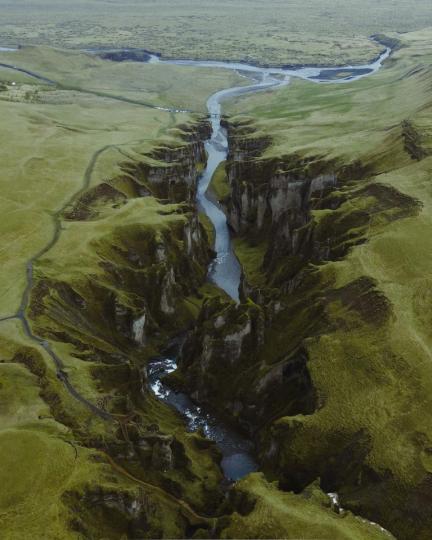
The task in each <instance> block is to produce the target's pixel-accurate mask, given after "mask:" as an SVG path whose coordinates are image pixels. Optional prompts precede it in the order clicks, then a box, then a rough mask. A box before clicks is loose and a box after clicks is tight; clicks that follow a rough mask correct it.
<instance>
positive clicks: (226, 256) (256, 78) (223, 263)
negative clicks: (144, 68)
mask: <svg viewBox="0 0 432 540" xmlns="http://www.w3.org/2000/svg"><path fill="white" fill-rule="evenodd" d="M390 52H391V50H390V49H389V48H387V49H386V51H385V52H384V53H383V54H382V55H381V56H380V57H379V58H378V59H377V60H376V61H375V62H372V63H371V64H368V65H363V66H347V67H343V68H334V67H332V68H313V67H307V68H298V69H284V68H274V69H273V68H260V67H256V66H251V65H247V64H238V63H230V62H213V61H194V60H161V59H160V58H159V57H157V56H155V55H151V57H150V60H149V61H150V62H151V63H156V64H157V63H159V64H167V63H169V64H175V65H182V66H195V67H197V66H198V67H206V68H209V67H214V68H224V69H231V70H234V71H237V72H239V73H240V74H242V75H244V76H246V77H247V78H248V79H249V80H250V81H251V82H252V84H250V85H246V86H238V87H234V88H228V89H226V90H221V91H219V92H216V93H215V94H213V95H212V96H210V98H209V99H208V101H207V109H208V112H209V116H210V119H211V124H212V133H211V137H210V139H208V140H207V141H206V143H205V147H206V150H207V155H208V161H207V166H206V168H205V170H204V171H203V173H202V175H201V177H200V180H199V184H198V190H197V205H198V209H199V210H200V211H202V212H204V213H205V214H206V215H207V217H208V218H209V219H210V221H211V222H212V224H213V226H214V229H215V246H214V250H215V252H216V257H215V259H214V260H213V262H212V263H211V264H210V267H209V272H208V277H209V279H210V281H212V282H213V283H215V284H216V285H217V286H219V287H220V288H221V289H223V290H224V291H225V292H226V293H227V294H228V295H229V296H230V297H231V298H232V299H233V300H234V301H235V302H237V303H238V302H239V287H240V280H241V267H240V264H239V261H238V260H237V257H236V255H235V253H234V250H233V247H232V243H231V235H230V231H229V227H228V224H227V220H226V216H225V214H224V212H223V211H222V210H221V208H220V207H219V206H218V204H217V202H215V201H213V200H212V198H211V197H210V196H209V195H208V187H209V184H210V182H211V179H212V177H213V174H214V173H215V171H216V169H217V167H218V166H219V165H220V164H221V163H222V162H223V161H225V160H226V158H227V155H228V139H227V133H226V131H225V129H224V128H223V127H222V126H221V114H222V103H223V102H224V101H225V100H227V99H232V98H235V97H238V96H241V95H244V94H249V93H255V92H260V91H264V90H269V89H275V88H278V87H282V86H285V85H287V84H289V82H290V78H291V77H299V78H301V79H305V80H308V81H310V82H312V83H322V84H330V83H333V84H335V83H337V84H342V83H347V82H353V81H355V80H358V79H361V78H362V77H365V76H367V75H371V74H373V73H375V72H376V71H378V70H379V68H380V67H381V66H382V63H383V62H384V60H386V59H387V58H388V56H389V55H390ZM176 368H177V364H176V359H175V357H173V356H169V357H168V356H167V357H161V358H156V359H154V360H153V361H152V362H151V363H150V365H149V381H150V386H151V388H152V389H153V392H154V393H155V395H156V396H157V397H158V398H159V399H161V400H163V401H165V402H167V403H169V404H170V405H171V406H173V407H175V408H176V409H177V410H178V411H179V412H180V413H181V414H182V415H184V416H185V418H186V419H187V424H188V428H189V429H190V430H191V431H196V430H198V429H202V430H203V431H204V433H205V435H206V436H207V437H208V438H210V439H212V440H214V441H215V442H216V443H217V445H218V447H219V448H220V450H221V452H222V455H223V459H222V463H221V466H222V469H223V471H224V474H225V476H226V478H227V479H229V480H237V479H239V478H241V477H243V476H245V475H246V474H248V473H250V472H252V471H255V470H257V469H258V465H257V463H256V461H255V459H254V448H253V445H252V444H251V442H250V441H249V440H247V439H245V438H243V437H242V436H240V435H239V434H238V433H236V432H234V431H233V430H231V429H230V428H228V427H227V426H225V425H224V424H223V423H221V422H220V421H218V419H216V418H215V417H213V416H212V415H211V414H209V413H208V412H206V411H205V410H203V409H202V408H201V407H199V406H197V405H196V404H194V403H193V402H192V400H191V399H190V398H189V397H188V396H187V395H186V394H183V393H176V392H174V391H172V390H171V389H170V388H169V387H168V386H167V385H165V384H164V383H163V378H164V376H165V375H167V374H168V373H171V372H172V371H174V370H175V369H176Z"/></svg>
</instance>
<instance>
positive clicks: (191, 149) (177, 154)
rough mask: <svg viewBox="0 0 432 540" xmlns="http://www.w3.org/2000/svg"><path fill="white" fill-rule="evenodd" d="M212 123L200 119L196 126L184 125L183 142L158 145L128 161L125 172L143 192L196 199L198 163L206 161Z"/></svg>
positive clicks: (167, 198) (159, 195) (180, 198)
mask: <svg viewBox="0 0 432 540" xmlns="http://www.w3.org/2000/svg"><path fill="white" fill-rule="evenodd" d="M210 133H211V126H210V124H209V123H207V122H201V123H199V124H197V125H195V126H194V127H193V128H190V127H188V126H182V127H181V129H180V131H179V134H180V136H181V138H182V139H183V141H184V144H183V145H180V146H179V145H178V144H177V145H176V146H168V145H165V146H159V147H157V148H155V149H154V150H153V151H152V152H151V153H149V154H147V155H145V156H144V159H142V160H140V162H138V163H134V162H130V161H129V162H125V163H123V164H122V170H123V172H124V173H125V174H126V175H127V176H128V177H129V178H132V179H133V182H134V184H135V187H136V189H137V191H138V192H139V193H140V195H141V196H147V195H153V196H154V197H157V198H159V199H165V200H167V201H169V202H182V201H188V202H193V201H194V200H195V194H196V188H197V180H198V176H199V169H198V167H197V165H198V164H200V163H201V164H202V163H205V162H206V159H207V156H206V152H205V148H204V141H205V140H206V139H208V138H209V137H210Z"/></svg>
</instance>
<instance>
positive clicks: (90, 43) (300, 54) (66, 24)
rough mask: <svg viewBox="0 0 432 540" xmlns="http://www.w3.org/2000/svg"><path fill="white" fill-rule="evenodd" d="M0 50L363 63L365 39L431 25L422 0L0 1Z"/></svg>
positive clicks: (368, 50) (370, 48) (368, 48)
mask: <svg viewBox="0 0 432 540" xmlns="http://www.w3.org/2000/svg"><path fill="white" fill-rule="evenodd" d="M0 10H1V12H2V16H3V20H4V23H3V24H2V28H1V29H0V44H3V45H4V46H6V45H16V44H45V45H46V44H48V45H54V46H59V47H67V48H70V47H71V48H82V47H108V48H109V47H138V48H140V47H141V48H146V49H150V50H152V51H159V52H161V53H163V54H164V55H165V56H168V57H176V58H191V57H193V58H206V59H224V60H228V59H229V60H245V61H252V62H259V63H270V64H272V63H276V64H291V63H324V64H341V63H342V64H347V63H353V62H354V63H358V62H364V61H365V60H367V59H370V58H371V57H374V56H375V55H376V54H377V52H378V50H379V48H378V47H377V46H375V45H373V44H371V43H370V42H368V40H367V38H368V36H369V35H371V34H375V33H382V32H388V31H401V32H406V31H412V30H417V29H420V28H423V27H425V26H427V25H431V24H432V14H431V10H430V4H429V2H428V0H417V1H416V2H415V6H413V3H412V2H411V1H410V0H394V1H391V0H383V1H380V2H377V1H375V0H366V1H363V2H360V1H359V0H347V1H342V0H337V1H335V0H308V1H307V2H302V1H300V0H291V1H290V2H287V1H283V0H271V1H270V2H262V1H258V0H241V1H236V2H227V1H224V2H218V3H214V2H211V1H210V0H204V1H203V0H188V1H186V0H163V1H158V2H153V1H151V0H145V1H137V0H135V1H133V0H132V1H131V0H128V1H126V2H122V3H121V7H120V6H119V4H117V3H116V2H103V1H98V0H92V1H84V0H79V1H77V2H74V8H73V11H71V10H70V9H69V4H68V3H67V2H65V1H64V0H60V1H59V0H44V1H43V2H42V1H41V0H33V1H32V2H30V3H28V2H26V3H25V2H23V1H22V0H21V1H17V2H13V3H12V2H10V1H8V0H2V1H1V2H0Z"/></svg>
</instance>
